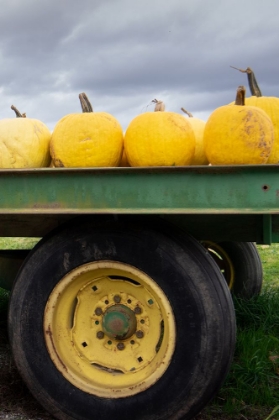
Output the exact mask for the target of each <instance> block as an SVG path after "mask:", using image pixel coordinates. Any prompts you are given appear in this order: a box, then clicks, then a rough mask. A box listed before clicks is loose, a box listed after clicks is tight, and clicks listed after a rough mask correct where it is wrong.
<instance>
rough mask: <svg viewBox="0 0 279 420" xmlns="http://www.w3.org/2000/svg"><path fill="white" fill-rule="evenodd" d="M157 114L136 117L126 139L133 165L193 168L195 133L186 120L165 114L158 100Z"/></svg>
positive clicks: (178, 115)
mask: <svg viewBox="0 0 279 420" xmlns="http://www.w3.org/2000/svg"><path fill="white" fill-rule="evenodd" d="M153 102H155V103H156V106H155V111H159V112H145V113H143V114H140V115H138V116H137V117H135V118H134V119H133V120H132V121H131V122H130V124H129V126H128V128H127V130H126V133H125V136H124V148H125V151H126V154H127V158H128V161H129V163H130V165H131V166H183V165H189V164H190V163H191V161H192V159H193V157H194V153H195V134H194V131H193V129H192V127H191V124H190V123H189V121H188V120H186V118H184V117H183V116H182V115H180V114H177V113H175V112H164V108H165V107H164V104H163V103H162V102H161V101H157V100H154V101H153Z"/></svg>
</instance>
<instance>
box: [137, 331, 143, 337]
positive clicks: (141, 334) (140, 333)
mask: <svg viewBox="0 0 279 420" xmlns="http://www.w3.org/2000/svg"><path fill="white" fill-rule="evenodd" d="M143 336H144V334H143V331H140V330H138V331H137V332H136V337H137V338H143Z"/></svg>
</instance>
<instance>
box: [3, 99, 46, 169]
mask: <svg viewBox="0 0 279 420" xmlns="http://www.w3.org/2000/svg"><path fill="white" fill-rule="evenodd" d="M11 108H12V109H13V110H14V111H15V113H16V116H17V118H5V119H2V120H0V168H41V167H47V166H48V165H49V163H50V153H49V144H50V137H51V132H50V131H49V129H48V128H47V126H46V125H45V124H44V123H43V122H41V121H39V120H37V119H33V118H26V116H25V114H21V113H20V112H19V111H18V110H17V108H16V107H14V106H13V105H12V107H11Z"/></svg>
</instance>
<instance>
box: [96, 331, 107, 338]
mask: <svg viewBox="0 0 279 420" xmlns="http://www.w3.org/2000/svg"><path fill="white" fill-rule="evenodd" d="M104 336H105V334H104V333H103V331H98V332H97V338H99V339H100V340H101V339H102V338H104Z"/></svg>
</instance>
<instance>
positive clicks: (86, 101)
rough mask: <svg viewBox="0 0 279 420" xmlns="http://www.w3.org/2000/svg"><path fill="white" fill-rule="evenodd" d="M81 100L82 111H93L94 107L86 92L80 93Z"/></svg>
mask: <svg viewBox="0 0 279 420" xmlns="http://www.w3.org/2000/svg"><path fill="white" fill-rule="evenodd" d="M78 97H79V100H80V105H81V109H82V112H93V108H92V105H91V103H90V101H89V99H88V98H87V96H86V94H85V93H80V94H79V95H78Z"/></svg>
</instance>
